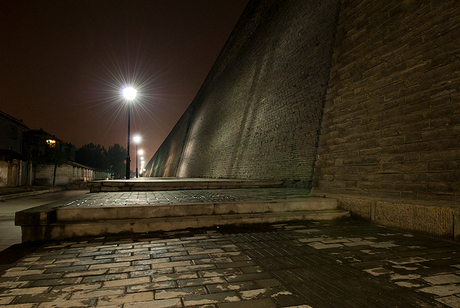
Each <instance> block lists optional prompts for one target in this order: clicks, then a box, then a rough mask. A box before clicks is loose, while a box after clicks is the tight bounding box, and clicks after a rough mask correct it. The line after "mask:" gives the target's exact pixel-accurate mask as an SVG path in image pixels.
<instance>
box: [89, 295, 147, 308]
mask: <svg viewBox="0 0 460 308" xmlns="http://www.w3.org/2000/svg"><path fill="white" fill-rule="evenodd" d="M146 301H153V292H139V293H128V294H122V295H113V296H103V297H99V299H98V301H97V307H99V306H109V305H119V304H127V303H134V302H146Z"/></svg>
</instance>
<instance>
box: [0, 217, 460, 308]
mask: <svg viewBox="0 0 460 308" xmlns="http://www.w3.org/2000/svg"><path fill="white" fill-rule="evenodd" d="M3 256H4V255H3ZM0 258H1V256H0ZM10 262H12V261H10ZM3 263H5V262H3ZM2 268H3V272H2V273H1V274H0V307H10V308H11V307H27V308H38V307H40V308H43V307H118V308H128V307H129V308H140V307H214V308H217V307H219V308H229V307H235V308H245V307H251V308H259V307H260V308H264V307H298V308H307V307H460V297H459V295H460V245H459V244H458V243H455V242H452V241H447V240H442V239H438V238H431V237H426V236H422V235H418V234H414V233H409V232H404V231H397V230H391V229H388V228H382V227H378V226H375V225H373V224H369V223H366V222H360V221H354V220H345V221H340V222H335V223H325V222H321V223H319V222H311V221H310V222H297V223H286V224H272V225H252V226H246V227H240V228H236V227H233V228H230V227H228V228H227V227H226V228H223V227H220V228H212V229H200V230H188V231H187V230H185V231H177V232H163V233H151V234H139V235H136V236H127V237H121V236H118V237H99V238H90V239H86V240H69V241H59V242H47V243H44V244H43V245H42V246H41V247H40V248H39V249H38V250H36V251H34V252H27V253H26V254H25V255H24V256H23V257H22V258H19V259H18V260H16V261H15V262H13V263H11V264H8V265H3V267H2Z"/></svg>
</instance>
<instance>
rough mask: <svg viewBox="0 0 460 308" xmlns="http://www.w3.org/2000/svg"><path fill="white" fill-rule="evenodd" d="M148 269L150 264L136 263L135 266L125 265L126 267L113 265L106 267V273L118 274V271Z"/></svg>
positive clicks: (126, 271)
mask: <svg viewBox="0 0 460 308" xmlns="http://www.w3.org/2000/svg"><path fill="white" fill-rule="evenodd" d="M148 270H150V265H148V264H144V265H136V266H127V267H114V268H110V269H108V274H118V273H131V272H139V271H148Z"/></svg>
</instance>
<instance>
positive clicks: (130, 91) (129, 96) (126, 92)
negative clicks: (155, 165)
mask: <svg viewBox="0 0 460 308" xmlns="http://www.w3.org/2000/svg"><path fill="white" fill-rule="evenodd" d="M122 93H123V97H124V98H125V99H126V100H127V101H128V147H127V149H126V153H127V155H126V179H127V180H129V178H130V173H131V170H130V164H131V159H130V158H129V142H130V139H129V138H130V136H129V129H130V121H131V104H130V102H129V101H132V100H133V99H135V98H136V94H137V90H136V89H134V88H133V87H131V86H123V87H122Z"/></svg>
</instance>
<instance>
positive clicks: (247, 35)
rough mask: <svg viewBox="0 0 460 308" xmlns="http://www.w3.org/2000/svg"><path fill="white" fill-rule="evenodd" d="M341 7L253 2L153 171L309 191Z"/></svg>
mask: <svg viewBox="0 0 460 308" xmlns="http://www.w3.org/2000/svg"><path fill="white" fill-rule="evenodd" d="M339 3H340V1H339V0H315V1H305V0H287V1H276V0H264V1H250V2H249V4H248V6H247V8H246V10H245V12H244V13H243V15H242V17H241V19H240V21H239V22H238V24H237V26H236V28H235V30H234V32H233V33H232V35H231V36H230V38H229V40H228V42H227V44H226V46H225V47H224V49H223V50H222V52H221V54H220V56H219V58H218V59H217V61H216V63H215V65H214V67H213V68H212V70H211V72H210V73H209V75H208V77H207V79H206V81H205V82H204V84H203V86H202V88H201V90H200V91H199V93H198V95H197V96H196V98H195V100H194V101H193V102H192V104H191V106H190V108H189V110H187V113H188V114H190V115H191V118H190V119H191V121H190V122H188V119H189V118H188V117H184V118H183V119H181V121H182V122H181V121H180V123H178V125H176V127H175V128H174V130H173V131H172V132H171V134H170V136H169V137H168V139H166V140H165V142H164V143H163V145H162V147H161V148H160V149H159V151H158V152H157V153H156V154H155V156H154V157H153V159H152V160H151V161H150V162H149V164H148V165H147V169H148V170H150V172H149V173H148V174H149V175H150V176H171V175H173V176H179V177H210V178H244V179H274V180H285V181H286V184H288V185H299V186H304V187H311V183H312V175H313V168H314V163H315V157H316V149H317V143H318V133H319V130H320V122H321V117H322V112H323V106H324V102H325V98H326V89H327V83H328V79H329V69H330V61H331V56H332V48H333V46H334V36H335V29H336V24H337V18H338V12H339ZM184 133H185V139H183V138H184ZM182 140H183V147H182V148H181V146H182ZM178 156H180V157H178ZM168 161H170V162H168Z"/></svg>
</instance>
